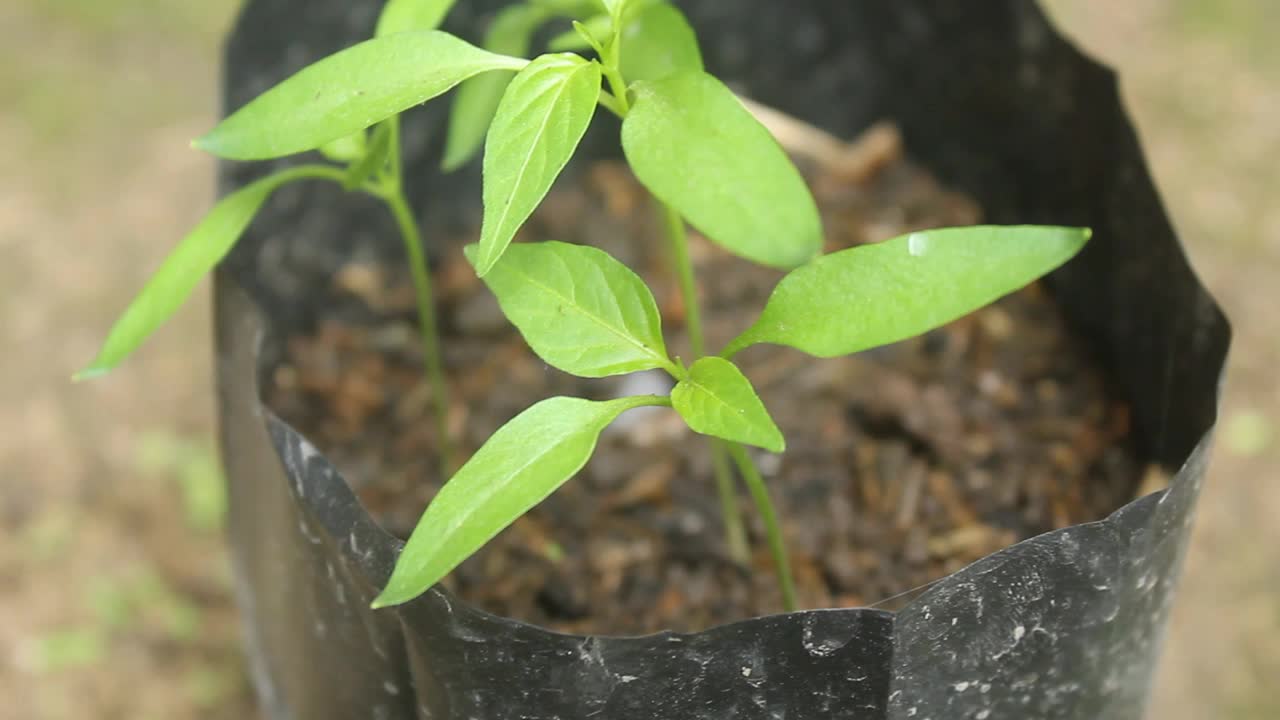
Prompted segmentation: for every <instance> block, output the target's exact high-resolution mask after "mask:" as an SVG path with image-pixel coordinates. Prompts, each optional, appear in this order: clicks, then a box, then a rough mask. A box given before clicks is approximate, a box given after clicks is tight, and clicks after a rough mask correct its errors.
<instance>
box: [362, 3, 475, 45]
mask: <svg viewBox="0 0 1280 720" xmlns="http://www.w3.org/2000/svg"><path fill="white" fill-rule="evenodd" d="M455 2H457V0H387V4H386V5H384V6H383V8H382V14H381V15H379V16H378V26H377V28H376V29H375V30H374V32H373V36H374V37H383V36H385V35H391V34H393V33H400V32H407V31H411V30H435V29H436V28H438V27H440V23H442V22H444V18H445V16H446V15H448V14H449V11H450V10H452V9H453V5H454V3H455Z"/></svg>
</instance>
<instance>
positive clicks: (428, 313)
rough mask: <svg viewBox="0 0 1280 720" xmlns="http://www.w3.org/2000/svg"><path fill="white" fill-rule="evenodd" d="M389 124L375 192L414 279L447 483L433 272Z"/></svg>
mask: <svg viewBox="0 0 1280 720" xmlns="http://www.w3.org/2000/svg"><path fill="white" fill-rule="evenodd" d="M387 122H388V123H389V124H390V133H391V153H390V157H389V158H388V161H387V172H386V175H385V176H384V177H383V179H382V183H381V184H380V185H379V186H378V188H377V190H376V191H375V192H374V194H375V195H377V196H378V197H380V198H382V200H383V202H385V203H386V204H387V207H388V208H390V210H391V214H392V215H393V216H394V217H395V220H396V225H397V226H399V228H400V237H401V239H402V240H404V249H405V252H406V254H408V256H409V272H410V274H411V275H412V277H413V289H414V293H415V294H416V296H417V304H418V323H419V325H420V327H421V333H422V355H423V360H424V365H425V368H426V372H427V382H428V383H430V384H431V394H432V397H433V398H434V400H435V425H436V450H437V453H438V455H439V460H440V472H441V478H442V479H447V478H448V477H449V476H450V475H451V474H452V473H453V469H454V467H455V465H454V463H453V443H451V442H450V441H449V395H448V390H447V388H446V386H445V382H444V363H443V361H442V360H441V357H440V332H439V330H438V323H437V320H436V305H435V299H434V295H433V293H432V290H431V268H430V267H429V266H428V264H427V256H426V253H425V252H424V251H423V249H422V234H421V233H420V232H419V230H418V223H417V221H416V220H415V219H414V217H413V211H412V210H410V209H409V203H408V201H407V200H406V199H405V196H404V188H403V183H402V182H401V174H400V123H399V117H393V118H391V119H390V120H388V121H387Z"/></svg>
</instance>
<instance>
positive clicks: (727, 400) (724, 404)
mask: <svg viewBox="0 0 1280 720" xmlns="http://www.w3.org/2000/svg"><path fill="white" fill-rule="evenodd" d="M671 403H672V407H674V408H675V409H676V412H678V413H680V417H682V418H684V421H685V422H686V423H688V425H689V427H690V428H692V429H693V430H694V432H699V433H702V434H703V435H713V436H715V437H718V438H723V439H725V440H731V441H733V442H740V443H746V444H748V445H756V446H758V447H762V448H764V449H766V450H769V451H772V452H782V451H783V450H785V449H786V441H785V440H783V437H782V432H781V431H780V430H778V426H777V425H775V424H774V423H773V418H771V417H769V411H768V410H765V408H764V403H762V402H760V398H759V397H757V396H756V391H755V388H753V387H751V381H750V380H747V378H746V376H745V375H743V374H742V371H741V370H739V369H738V367H737V366H736V365H734V364H733V363H731V362H729V361H728V360H725V359H723V358H718V357H706V358H702V359H701V360H699V361H697V362H695V363H694V364H693V367H691V368H689V377H688V378H686V379H684V380H681V381H680V382H679V383H677V384H676V387H675V389H674V390H672V391H671Z"/></svg>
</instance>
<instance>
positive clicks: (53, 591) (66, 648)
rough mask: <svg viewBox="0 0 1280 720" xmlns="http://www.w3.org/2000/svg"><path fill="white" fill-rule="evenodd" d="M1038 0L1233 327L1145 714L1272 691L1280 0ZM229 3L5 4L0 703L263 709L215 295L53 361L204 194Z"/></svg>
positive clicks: (109, 312)
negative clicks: (1112, 107)
mask: <svg viewBox="0 0 1280 720" xmlns="http://www.w3.org/2000/svg"><path fill="white" fill-rule="evenodd" d="M1045 4H1046V6H1047V7H1048V8H1049V9H1050V11H1051V12H1052V14H1053V15H1054V16H1055V18H1056V19H1057V20H1058V21H1059V23H1060V24H1061V25H1062V26H1063V27H1064V29H1065V30H1066V31H1067V32H1068V33H1069V34H1071V35H1072V36H1073V37H1074V38H1075V39H1076V40H1077V41H1078V42H1079V43H1080V44H1081V45H1082V46H1083V47H1084V48H1086V49H1087V50H1088V51H1090V52H1091V53H1093V54H1095V55H1096V56H1098V57H1100V58H1102V59H1105V60H1106V61H1107V62H1109V63H1111V64H1113V65H1114V66H1116V67H1117V68H1119V70H1120V73H1121V75H1120V76H1121V79H1122V83H1123V88H1124V92H1125V95H1126V98H1127V101H1128V103H1129V105H1130V108H1131V110H1132V112H1133V114H1134V117H1135V119H1136V121H1137V124H1138V126H1139V128H1140V131H1141V133H1142V137H1143V138H1144V141H1145V143H1146V147H1147V150H1148V154H1149V157H1150V161H1151V164H1152V167H1153V170H1154V172H1155V175H1156V177H1157V180H1158V182H1159V184H1160V186H1161V188H1162V190H1163V192H1164V195H1165V198H1166V201H1167V203H1168V205H1169V207H1170V208H1171V211H1172V214H1173V216H1174V218H1175V222H1176V223H1177V225H1178V227H1179V229H1180V230H1181V232H1182V233H1183V235H1184V237H1185V238H1186V242H1187V245H1188V251H1189V252H1190V254H1191V256H1192V258H1193V260H1194V262H1195V264H1196V267H1197V269H1198V271H1199V272H1200V274H1201V277H1202V278H1203V279H1204V281H1205V282H1206V283H1207V284H1208V285H1209V287H1210V288H1211V289H1212V290H1213V291H1214V292H1215V293H1216V294H1217V296H1218V298H1219V299H1220V300H1221V302H1222V303H1223V304H1224V305H1225V306H1226V307H1227V310H1228V313H1229V314H1230V316H1231V318H1232V320H1233V322H1234V324H1235V327H1236V331H1237V339H1236V344H1235V347H1234V353H1233V357H1232V361H1231V363H1232V367H1231V372H1230V374H1229V380H1228V384H1227V393H1226V404H1225V408H1224V422H1223V424H1222V429H1221V432H1220V435H1219V439H1218V449H1217V451H1216V457H1215V462H1214V465H1213V468H1212V471H1211V477H1210V482H1209V484H1208V485H1207V487H1206V490H1205V495H1204V498H1203V501H1202V505H1201V512H1200V517H1199V519H1198V522H1197V527H1196V532H1195V537H1194V541H1193V546H1192V549H1191V553H1190V556H1189V561H1188V569H1187V574H1186V577H1185V582H1184V586H1183V589H1182V592H1181V594H1180V596H1179V599H1178V603H1177V606H1176V609H1175V612H1174V618H1173V622H1172V630H1171V633H1170V636H1169V640H1168V642H1167V649H1166V653H1165V657H1164V660H1163V663H1162V665H1161V671H1160V677H1159V681H1158V684H1157V687H1156V690H1155V696H1154V700H1153V709H1152V712H1151V717H1153V718H1162V719H1165V720H1202V719H1204V718H1215V719H1216V718H1222V719H1224V720H1263V719H1264V718H1268V719H1269V718H1276V717H1280V700H1278V699H1277V698H1278V697H1280V693H1277V692H1276V690H1275V687H1274V679H1275V678H1278V677H1280V562H1277V557H1276V552H1275V548H1277V547H1280V526H1277V524H1276V523H1274V521H1273V518H1274V517H1275V516H1276V515H1277V514H1280V484H1278V483H1277V482H1276V478H1277V477H1280V443H1278V442H1277V441H1278V440H1280V438H1278V437H1277V423H1280V386H1278V385H1277V383H1276V382H1275V380H1274V373H1275V368H1276V367H1277V365H1278V362H1277V361H1280V314H1278V313H1276V312H1275V309H1276V307H1277V297H1278V294H1277V292H1276V290H1275V285H1276V283H1277V282H1280V203H1277V202H1276V200H1275V198H1277V197H1280V171H1278V170H1277V169H1276V168H1277V164H1278V163H1277V159H1278V158H1280V83H1278V82H1277V78H1280V45H1277V44H1276V43H1275V41H1274V31H1275V29H1276V28H1278V27H1280V3H1275V2H1271V1H1270V0H1126V2H1123V3H1120V2H1114V1H1113V0H1048V1H1047V2H1046V3H1045ZM236 5H237V2H235V0H201V1H200V2H178V1H177V0H110V1H107V0H7V1H6V2H4V3H2V4H0V98H3V101H0V169H2V171H0V347H3V348H4V369H5V372H4V373H3V374H2V375H0V536H3V537H4V540H3V541H0V697H3V698H5V701H4V703H3V704H0V719H2V720H8V719H9V718H13V719H15V720H17V719H19V718H21V719H22V720H44V719H46V718H47V719H50V720H53V719H57V718H72V717H86V716H88V717H94V718H103V719H107V720H110V719H112V718H121V719H122V720H123V719H125V718H128V719H129V720H148V719H150V718H165V719H167V720H183V719H185V718H245V717H250V716H251V710H250V709H249V708H250V707H251V700H250V697H249V693H248V689H247V681H246V679H245V675H244V670H243V667H242V664H241V661H240V657H239V644H238V640H239V639H238V632H239V630H238V627H237V625H236V618H235V613H234V610H233V609H232V607H231V599H230V595H231V590H230V580H229V574H228V571H227V567H226V558H225V553H224V551H223V549H222V544H221V536H220V531H219V522H220V518H221V512H222V499H221V494H220V490H219V478H218V471H217V465H216V459H215V456H214V452H213V447H212V441H211V437H210V428H211V426H212V398H211V382H212V381H211V369H210V366H209V354H210V353H209V323H208V315H209V307H208V302H207V298H205V297H204V296H203V295H202V296H201V297H200V298H199V299H198V300H197V301H195V302H193V303H191V304H190V306H188V307H187V308H186V309H184V310H183V312H182V313H181V315H180V316H179V317H178V319H177V321H176V322H174V323H171V324H170V325H169V326H168V327H167V328H165V329H164V330H163V331H162V332H161V333H160V334H159V336H158V337H157V338H156V339H155V340H154V342H152V343H151V344H150V345H149V346H148V347H147V349H146V351H145V352H143V353H142V354H141V355H139V356H138V357H137V358H135V359H134V360H133V361H131V362H130V363H129V364H128V366H127V367H126V368H124V369H122V370H121V371H119V372H117V373H116V374H114V375H112V376H111V377H109V378H107V379H105V380H102V381H99V382H95V383H91V384H88V385H83V386H72V385H70V384H69V383H68V382H67V380H66V379H67V377H68V376H69V375H70V373H71V372H72V371H73V370H75V369H76V368H77V366H79V365H80V364H82V363H83V362H84V361H86V360H88V359H89V358H90V357H91V356H92V355H93V352H94V350H95V349H96V347H95V346H96V343H97V342H98V341H99V340H100V339H101V336H102V333H103V331H104V330H105V328H106V327H108V325H109V323H110V322H111V320H112V319H113V317H114V315H115V313H116V312H118V311H119V309H120V308H122V307H123V306H124V304H125V303H126V302H127V301H128V299H129V297H130V295H131V293H132V292H134V291H135V290H136V289H137V288H138V287H139V286H140V284H141V283H142V281H143V280H144V279H145V278H146V276H147V274H148V273H149V272H150V271H151V270H152V269H153V268H154V267H155V266H156V264H157V263H158V262H159V260H160V258H161V257H162V256H163V254H164V253H165V252H166V250H167V249H168V248H169V247H171V245H172V243H173V242H174V241H175V240H176V239H177V238H178V237H180V236H181V234H182V233H183V231H184V230H185V229H186V228H188V227H189V226H190V225H191V223H193V222H194V221H195V220H196V219H197V218H198V217H199V216H200V215H201V213H202V212H203V211H204V210H206V209H207V207H208V204H209V200H210V197H211V193H212V170H213V164H212V162H211V161H209V160H208V159H207V158H204V157H201V156H200V155H199V154H197V153H194V152H191V151H189V150H188V149H187V141H188V140H189V139H190V138H192V137H195V136H196V135H198V134H199V133H200V132H202V131H203V130H205V129H207V128H208V127H209V126H210V124H211V123H212V122H213V119H214V116H215V111H216V100H215V98H216V88H215V82H216V78H217V72H218V71H217V54H218V44H219V38H220V37H221V35H222V33H223V32H225V29H226V28H227V27H228V25H229V23H230V21H231V18H232V15H233V14H234V11H235V7H236ZM140 398H145V401H140ZM89 708H91V711H87V710H86V709H89Z"/></svg>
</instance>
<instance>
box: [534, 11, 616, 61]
mask: <svg viewBox="0 0 1280 720" xmlns="http://www.w3.org/2000/svg"><path fill="white" fill-rule="evenodd" d="M579 28H583V29H585V31H586V32H587V34H589V35H590V36H591V37H592V38H593V39H594V40H595V42H596V44H597V45H604V44H605V43H607V42H608V41H609V36H610V35H612V34H613V18H612V17H609V16H608V15H605V14H600V15H593V16H592V17H590V18H587V19H586V20H584V21H582V22H581V23H580V24H579V25H578V26H577V27H574V28H571V29H569V30H566V31H564V32H562V33H560V34H559V35H556V36H555V37H553V38H551V39H550V40H548V41H547V49H548V50H550V51H552V52H569V51H575V52H576V51H582V50H590V49H592V47H593V46H592V44H591V43H590V42H588V41H587V39H586V38H584V37H583V36H582V30H580V29H579Z"/></svg>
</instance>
